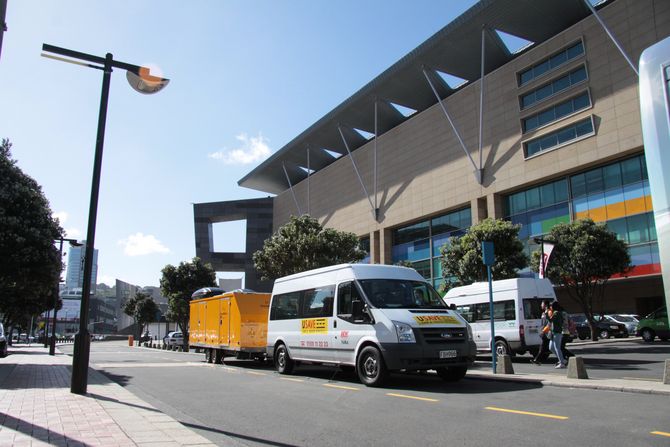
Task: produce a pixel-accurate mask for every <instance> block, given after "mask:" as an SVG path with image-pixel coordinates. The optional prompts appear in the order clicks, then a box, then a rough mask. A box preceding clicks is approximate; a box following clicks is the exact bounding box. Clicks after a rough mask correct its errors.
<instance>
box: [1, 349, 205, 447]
mask: <svg viewBox="0 0 670 447" xmlns="http://www.w3.org/2000/svg"><path fill="white" fill-rule="evenodd" d="M71 361H72V358H71V357H69V356H66V355H63V354H62V353H60V352H59V353H58V354H57V355H55V356H49V355H48V350H47V349H45V348H43V347H42V346H41V345H33V346H31V347H29V346H22V347H20V348H19V347H15V348H13V349H12V351H11V355H10V356H8V357H6V358H4V359H0V447H4V446H17V447H20V446H48V445H52V446H142V447H144V446H213V445H214V444H212V443H211V442H209V440H207V439H206V438H204V437H202V436H200V435H199V434H197V433H195V432H194V431H192V430H190V429H188V428H186V427H184V426H183V425H182V424H180V423H179V422H177V421H176V420H175V419H173V418H172V417H170V416H167V415H165V414H163V413H161V412H160V411H159V410H157V409H156V408H155V407H153V406H151V405H150V404H148V403H146V402H144V401H143V400H141V399H139V398H137V397H136V396H135V395H133V394H132V393H130V392H129V391H127V390H125V389H124V388H123V387H121V386H120V385H118V384H116V383H115V382H113V381H111V380H110V379H108V378H107V377H106V376H104V375H103V374H101V373H99V372H97V371H95V370H93V369H89V376H88V377H89V379H88V388H87V390H88V394H87V395H86V396H80V395H76V394H72V393H70V377H71Z"/></svg>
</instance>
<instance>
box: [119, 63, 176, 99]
mask: <svg viewBox="0 0 670 447" xmlns="http://www.w3.org/2000/svg"><path fill="white" fill-rule="evenodd" d="M138 68H139V69H138V70H137V72H135V71H131V70H128V71H126V79H128V83H129V84H130V86H131V87H132V88H133V90H135V91H137V92H139V93H142V94H144V95H150V94H152V93H157V92H159V91H161V90H163V88H164V87H165V86H166V85H168V83H169V82H170V80H169V79H165V78H161V77H158V76H153V75H151V74H150V73H149V69H148V68H147V67H138Z"/></svg>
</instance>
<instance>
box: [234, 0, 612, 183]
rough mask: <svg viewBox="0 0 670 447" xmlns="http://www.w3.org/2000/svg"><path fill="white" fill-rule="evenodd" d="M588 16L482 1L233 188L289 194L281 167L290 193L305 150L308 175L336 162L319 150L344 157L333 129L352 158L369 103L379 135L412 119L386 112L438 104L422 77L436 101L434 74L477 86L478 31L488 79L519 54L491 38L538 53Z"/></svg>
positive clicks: (565, 1) (540, 1)
mask: <svg viewBox="0 0 670 447" xmlns="http://www.w3.org/2000/svg"><path fill="white" fill-rule="evenodd" d="M602 3H608V2H602ZM589 14H590V11H589V9H588V7H587V6H586V5H585V4H584V0H481V1H480V2H479V3H477V4H475V5H474V6H472V7H471V8H470V9H468V10H467V11H466V12H464V13H463V14H462V15H461V16H459V17H458V18H456V19H455V20H454V21H452V22H451V23H449V24H448V25H447V26H445V27H444V28H442V29H441V30H440V31H438V32H437V33H435V34H434V35H433V36H432V37H430V38H429V39H428V40H426V41H425V42H423V43H422V44H421V45H419V46H418V47H417V48H415V49H414V50H412V51H411V52H410V53H409V54H407V55H406V56H404V57H403V58H402V59H400V60H399V61H398V62H396V63H395V64H393V65H392V66H391V67H390V68H388V69H387V70H386V71H384V72H383V73H381V74H380V75H379V76H377V77H376V78H375V79H373V80H372V81H370V82H369V83H368V84H367V85H365V86H364V87H363V88H361V89H360V90H359V91H358V92H356V93H354V94H353V95H352V96H351V97H350V98H348V99H347V100H345V101H344V102H343V103H341V104H340V105H339V106H337V107H335V108H334V109H333V110H332V111H330V112H329V113H327V114H326V115H325V116H324V117H323V118H321V119H320V120H318V121H317V122H316V123H314V124H313V125H311V126H310V127H309V128H308V129H306V130H305V131H304V132H302V133H301V134H300V135H298V136H297V137H295V138H294V139H293V140H292V141H290V142H289V143H288V144H286V145H285V146H284V147H282V148H281V149H279V150H278V151H277V152H275V153H274V154H273V155H272V156H271V157H269V158H268V159H267V160H265V161H264V162H263V163H261V164H260V165H259V166H258V167H256V168H255V169H254V170H253V171H251V172H250V173H249V174H247V175H246V176H245V177H244V178H242V179H241V180H239V181H238V184H239V185H240V186H243V187H245V188H250V189H256V190H259V191H264V192H268V193H273V194H279V193H281V192H283V191H285V190H287V189H288V188H289V184H288V182H287V179H286V174H285V173H284V167H285V168H286V173H287V174H288V176H289V178H290V179H291V184H292V185H295V184H297V183H299V182H300V181H302V180H304V179H305V178H307V172H306V171H305V170H304V169H302V168H301V167H306V166H307V152H306V151H307V148H308V147H309V149H310V166H309V168H310V169H311V170H314V171H318V170H320V169H323V168H324V167H326V166H328V165H329V164H331V163H333V162H334V161H335V160H337V158H336V157H334V156H332V155H330V154H329V153H328V152H326V151H325V150H324V149H327V150H329V151H332V152H337V153H340V154H342V155H346V153H347V152H346V147H345V146H344V143H343V142H342V138H341V136H340V134H339V131H338V126H341V128H342V132H343V133H344V135H345V137H346V139H347V144H348V145H349V148H350V149H351V150H352V151H353V150H355V149H357V148H359V147H361V146H362V145H364V144H365V143H367V142H368V140H367V139H366V138H365V137H363V136H362V135H361V134H360V133H359V132H357V131H356V130H355V129H361V130H363V131H366V132H369V133H374V107H375V101H377V105H378V133H379V135H382V134H384V133H385V132H386V131H388V130H390V129H392V128H394V127H395V126H397V125H398V124H400V123H402V122H403V121H405V120H407V119H409V118H410V117H411V116H410V117H407V116H405V115H404V114H402V113H400V112H399V111H398V109H397V108H396V107H394V106H393V105H392V104H399V105H401V106H405V107H409V108H411V109H415V110H416V111H417V113H420V112H421V111H423V110H425V109H427V108H429V107H431V106H432V105H434V104H436V103H437V99H436V98H435V95H434V94H433V92H432V91H431V89H430V85H429V84H428V83H427V82H426V78H425V76H424V73H423V70H424V69H425V70H426V72H427V73H428V76H429V77H430V78H431V81H432V83H433V84H434V85H435V87H436V90H437V92H438V94H439V95H440V97H441V98H442V99H444V98H446V97H448V96H449V95H451V94H453V93H454V92H455V91H456V90H454V89H452V88H450V87H449V85H448V84H447V83H446V82H444V80H443V78H442V77H441V76H440V75H439V74H438V72H437V71H440V72H443V73H448V74H450V75H454V76H458V77H460V78H463V79H466V80H468V81H469V83H472V82H474V81H476V80H477V79H479V77H480V70H481V67H480V64H481V36H482V28H483V27H486V34H485V35H486V45H485V53H486V54H485V73H487V74H488V73H490V72H491V71H493V70H496V69H497V68H499V67H501V66H502V65H505V64H507V63H508V62H510V61H511V60H513V59H514V58H516V57H517V56H518V55H519V54H520V53H516V54H513V53H510V51H509V50H508V49H507V47H506V46H505V44H504V43H503V42H502V40H501V39H500V37H499V35H498V33H496V32H495V30H500V31H503V32H505V33H508V34H512V35H514V36H519V37H521V38H524V39H526V40H529V41H531V42H533V43H534V44H535V45H537V44H539V43H542V42H544V41H546V40H548V39H549V38H551V37H553V36H555V35H556V34H558V33H560V32H561V31H563V30H565V29H567V28H568V27H570V26H572V25H573V24H575V23H577V22H579V21H581V20H582V19H584V18H585V17H587V16H588V15H589ZM436 70H437V71H436Z"/></svg>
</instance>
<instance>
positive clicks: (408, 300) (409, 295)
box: [360, 279, 446, 309]
mask: <svg viewBox="0 0 670 447" xmlns="http://www.w3.org/2000/svg"><path fill="white" fill-rule="evenodd" d="M360 284H361V286H362V287H363V291H364V292H365V295H366V296H367V297H368V300H369V301H370V302H371V303H372V305H373V306H375V307H377V308H380V309H443V308H445V307H446V306H445V304H444V301H442V298H441V297H440V295H439V294H438V293H437V292H436V291H435V289H433V287H432V286H430V285H429V284H427V283H424V282H420V281H406V280H398V279H363V280H361V281H360Z"/></svg>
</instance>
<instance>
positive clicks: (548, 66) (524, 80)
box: [518, 40, 584, 87]
mask: <svg viewBox="0 0 670 447" xmlns="http://www.w3.org/2000/svg"><path fill="white" fill-rule="evenodd" d="M583 54H584V43H583V42H582V41H581V40H580V41H579V42H577V43H575V44H572V45H571V46H569V47H568V48H566V49H564V50H562V51H559V52H558V53H556V54H554V55H552V56H550V57H548V58H546V59H543V60H541V61H540V62H537V63H536V64H534V65H532V66H531V67H529V68H527V69H525V70H523V71H521V72H519V73H518V82H519V87H521V86H523V85H525V84H528V83H529V82H530V81H532V80H533V79H536V78H538V77H540V76H542V75H544V74H545V73H548V72H550V71H552V70H555V69H556V68H558V67H560V66H562V65H564V64H566V63H567V62H569V61H571V60H573V59H575V58H577V57H579V56H581V55H583Z"/></svg>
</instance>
